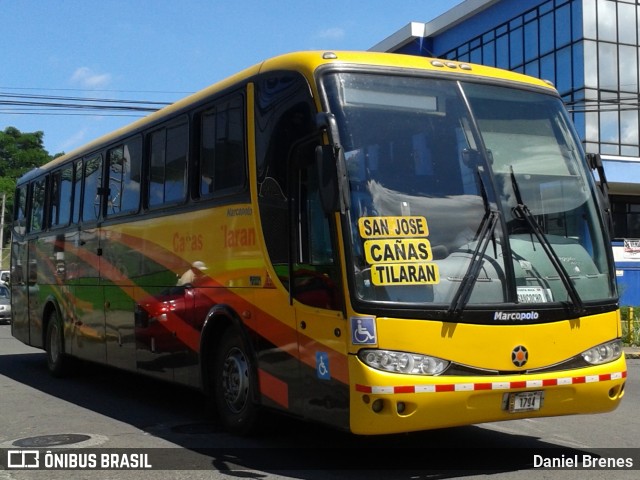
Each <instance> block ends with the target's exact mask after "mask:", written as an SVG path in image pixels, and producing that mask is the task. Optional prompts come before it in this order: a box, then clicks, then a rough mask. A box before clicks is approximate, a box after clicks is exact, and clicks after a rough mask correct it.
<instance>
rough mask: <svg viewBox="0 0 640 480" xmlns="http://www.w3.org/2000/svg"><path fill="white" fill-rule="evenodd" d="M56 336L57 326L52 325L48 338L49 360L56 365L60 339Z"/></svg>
mask: <svg viewBox="0 0 640 480" xmlns="http://www.w3.org/2000/svg"><path fill="white" fill-rule="evenodd" d="M59 337H60V336H59V334H58V326H57V325H54V326H52V327H51V332H50V336H49V358H50V359H51V363H56V362H57V361H58V357H59V356H60V338H59Z"/></svg>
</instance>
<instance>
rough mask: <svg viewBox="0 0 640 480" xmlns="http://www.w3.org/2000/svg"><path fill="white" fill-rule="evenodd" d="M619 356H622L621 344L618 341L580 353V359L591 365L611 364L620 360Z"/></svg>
mask: <svg viewBox="0 0 640 480" xmlns="http://www.w3.org/2000/svg"><path fill="white" fill-rule="evenodd" d="M620 355H622V342H621V341H620V340H612V341H610V342H607V343H603V344H601V345H598V346H597V347H593V348H590V349H589V350H587V351H585V352H582V358H584V360H585V361H586V362H588V363H590V364H591V365H600V364H602V363H607V362H612V361H614V360H617V359H618V358H620Z"/></svg>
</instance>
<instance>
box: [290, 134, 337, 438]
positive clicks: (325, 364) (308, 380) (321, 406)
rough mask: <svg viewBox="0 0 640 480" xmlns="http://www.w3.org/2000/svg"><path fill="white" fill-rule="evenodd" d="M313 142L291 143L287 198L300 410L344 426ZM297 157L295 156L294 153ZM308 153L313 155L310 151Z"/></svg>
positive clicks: (331, 223) (330, 248)
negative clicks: (289, 202) (293, 178)
mask: <svg viewBox="0 0 640 480" xmlns="http://www.w3.org/2000/svg"><path fill="white" fill-rule="evenodd" d="M314 146H315V143H311V144H302V145H299V146H298V147H297V148H296V149H294V155H293V161H294V162H295V164H297V165H298V167H299V168H297V169H295V170H294V171H295V172H296V174H295V176H297V179H296V181H295V182H292V183H293V185H295V186H296V187H295V188H296V190H297V191H296V193H295V194H294V201H293V202H292V210H293V212H292V213H293V217H292V220H291V225H292V227H293V228H292V233H293V237H294V238H293V239H292V244H293V246H294V251H293V252H292V258H293V265H292V273H293V279H292V281H291V282H290V284H291V286H290V288H291V295H292V297H293V304H294V307H295V314H296V325H297V331H298V348H299V356H300V368H301V381H302V388H303V391H304V392H305V395H304V396H305V404H304V415H305V416H306V417H307V418H310V419H314V420H320V421H323V422H327V423H330V424H333V425H335V426H337V427H341V428H347V427H348V426H349V423H348V422H349V420H348V406H349V387H348V381H349V379H348V368H347V351H346V339H347V338H348V332H347V328H346V320H345V318H344V314H343V310H344V299H343V290H342V281H341V279H340V267H339V261H338V259H339V251H338V249H337V248H336V246H337V240H336V239H337V237H336V229H335V217H333V216H329V215H327V214H326V213H325V212H324V210H323V208H322V204H321V202H320V193H319V182H318V179H317V168H316V165H315V164H314V163H313V162H309V161H301V158H305V159H307V160H308V158H309V156H312V155H313V151H314V148H313V147H314ZM296 157H297V158H296ZM311 158H313V157H311Z"/></svg>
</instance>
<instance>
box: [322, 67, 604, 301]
mask: <svg viewBox="0 0 640 480" xmlns="http://www.w3.org/2000/svg"><path fill="white" fill-rule="evenodd" d="M325 89H326V91H327V98H328V101H329V104H330V108H331V111H332V113H333V114H334V115H335V116H336V119H337V122H338V125H339V126H340V132H339V133H340V142H341V145H342V147H343V150H344V155H345V162H346V166H347V170H348V176H349V187H350V202H351V204H350V208H349V211H348V217H349V222H348V226H349V229H350V233H349V238H350V242H349V247H350V249H351V250H350V255H349V258H350V259H351V263H352V266H351V268H352V272H353V276H352V279H353V282H354V283H355V292H356V297H357V300H359V301H362V302H370V303H372V304H373V303H376V304H383V303H389V302H392V303H393V305H394V306H402V305H403V304H406V305H407V307H412V308H415V307H416V306H419V308H430V307H432V308H438V309H443V308H444V309H455V308H457V307H456V305H457V306H465V307H467V306H468V307H473V306H482V305H485V306H486V305H494V306H495V305H496V304H504V303H512V304H518V303H521V304H522V303H526V304H542V303H544V304H547V307H550V304H552V303H554V302H569V303H576V302H577V303H580V304H582V302H591V301H602V300H611V299H613V298H614V297H615V295H616V292H615V285H614V283H613V280H612V279H613V275H612V269H611V263H610V261H609V257H608V254H607V248H606V244H605V238H604V236H603V234H602V222H601V217H600V212H599V211H598V209H597V208H596V205H595V203H594V200H593V198H594V196H593V195H594V194H593V188H594V187H593V179H592V178H591V177H590V176H589V175H588V174H587V172H586V169H585V168H584V164H583V153H582V150H581V147H580V145H579V143H578V141H577V139H576V137H575V134H574V133H573V130H572V127H571V126H570V123H569V121H568V118H567V116H566V113H565V110H564V108H563V106H562V103H561V101H560V99H559V98H557V97H556V96H554V95H549V94H545V93H540V92H538V91H529V90H516V89H513V88H507V87H504V86H495V85H486V84H481V83H465V82H458V81H445V80H436V79H432V78H416V77H402V76H390V75H378V74H365V73H333V74H329V75H327V76H325ZM518 205H525V206H526V210H522V211H521V210H519V209H518V208H516V207H517V206H518ZM523 211H526V212H527V215H524V214H523V213H522V212H523ZM532 222H533V223H532ZM532 225H533V226H534V227H535V228H534V227H532ZM536 232H539V235H538V234H537V233H536ZM505 258H509V259H510V260H509V261H508V262H505ZM468 277H473V278H471V280H465V278H468Z"/></svg>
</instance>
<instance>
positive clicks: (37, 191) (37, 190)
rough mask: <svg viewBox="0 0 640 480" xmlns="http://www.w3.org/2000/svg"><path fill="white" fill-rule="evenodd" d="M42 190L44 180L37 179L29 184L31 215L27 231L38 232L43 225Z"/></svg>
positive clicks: (43, 190) (43, 189)
mask: <svg viewBox="0 0 640 480" xmlns="http://www.w3.org/2000/svg"><path fill="white" fill-rule="evenodd" d="M44 192H45V180H44V179H41V180H37V181H35V182H33V183H32V184H31V208H30V212H31V216H30V218H29V232H31V233H33V232H39V231H40V230H42V229H43V227H44Z"/></svg>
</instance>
